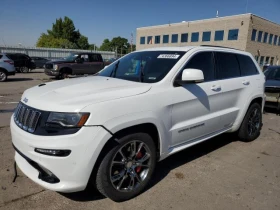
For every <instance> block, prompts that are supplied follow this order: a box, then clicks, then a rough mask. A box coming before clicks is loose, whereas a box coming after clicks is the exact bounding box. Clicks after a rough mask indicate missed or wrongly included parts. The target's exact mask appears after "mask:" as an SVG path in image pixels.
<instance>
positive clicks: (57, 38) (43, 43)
mask: <svg viewBox="0 0 280 210" xmlns="http://www.w3.org/2000/svg"><path fill="white" fill-rule="evenodd" d="M36 46H37V47H58V48H72V49H76V48H77V49H88V48H89V43H88V38H87V37H86V36H83V35H82V34H81V33H80V31H79V30H76V28H75V25H74V23H73V21H72V20H71V19H70V18H69V17H64V19H62V18H58V19H56V21H55V23H53V25H52V29H51V30H47V34H46V33H42V34H41V36H40V37H39V39H38V41H37V45H36Z"/></svg>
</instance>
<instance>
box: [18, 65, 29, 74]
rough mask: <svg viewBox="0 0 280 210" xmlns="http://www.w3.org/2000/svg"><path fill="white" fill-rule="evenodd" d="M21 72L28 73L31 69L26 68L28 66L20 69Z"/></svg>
mask: <svg viewBox="0 0 280 210" xmlns="http://www.w3.org/2000/svg"><path fill="white" fill-rule="evenodd" d="M20 72H22V73H28V72H29V68H28V67H26V66H24V67H21V68H20Z"/></svg>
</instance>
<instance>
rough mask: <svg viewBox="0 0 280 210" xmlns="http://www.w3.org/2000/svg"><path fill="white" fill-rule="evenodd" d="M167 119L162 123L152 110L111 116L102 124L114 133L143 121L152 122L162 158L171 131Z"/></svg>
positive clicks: (166, 148)
mask: <svg viewBox="0 0 280 210" xmlns="http://www.w3.org/2000/svg"><path fill="white" fill-rule="evenodd" d="M169 119H170V120H169V122H165V123H164V122H163V120H162V119H161V118H159V117H158V116H157V115H156V114H155V113H154V112H152V111H149V112H137V113H133V114H129V115H122V116H120V117H117V118H113V119H111V120H109V121H107V122H105V123H104V125H103V126H104V127H105V128H106V129H108V130H109V131H110V132H112V133H113V134H114V133H116V132H118V131H120V130H123V129H125V128H128V127H131V126H134V125H140V124H144V123H152V124H154V125H155V126H156V128H157V130H158V133H159V143H160V148H159V149H160V157H161V159H163V158H164V157H165V156H166V153H167V151H168V148H169V146H170V143H171V141H170V140H171V132H169V131H168V130H169V129H168V128H169V127H170V126H171V117H170V118H169Z"/></svg>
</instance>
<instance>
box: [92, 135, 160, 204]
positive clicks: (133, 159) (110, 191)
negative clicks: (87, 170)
mask: <svg viewBox="0 0 280 210" xmlns="http://www.w3.org/2000/svg"><path fill="white" fill-rule="evenodd" d="M119 142H120V144H119V145H117V146H115V147H114V148H113V149H111V151H110V152H109V153H108V154H107V155H106V156H105V157H104V159H103V160H102V162H101V164H100V165H99V168H98V171H97V175H96V186H97V189H98V190H99V191H100V192H101V193H102V194H103V195H105V196H106V197H108V198H110V199H112V200H114V201H117V202H120V201H125V200H128V199H131V198H133V197H135V196H137V195H138V194H140V193H141V192H142V191H143V190H144V188H145V187H146V186H147V184H148V182H149V181H150V179H151V176H152V174H153V171H154V168H155V164H156V148H155V145H154V142H153V139H152V138H151V137H150V135H148V134H146V133H135V134H130V135H127V136H124V137H123V138H121V139H120V140H119Z"/></svg>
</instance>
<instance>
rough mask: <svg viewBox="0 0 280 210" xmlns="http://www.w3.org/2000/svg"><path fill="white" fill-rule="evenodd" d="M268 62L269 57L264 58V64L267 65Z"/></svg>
mask: <svg viewBox="0 0 280 210" xmlns="http://www.w3.org/2000/svg"><path fill="white" fill-rule="evenodd" d="M268 62H269V56H268V57H266V58H265V63H264V64H268Z"/></svg>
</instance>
